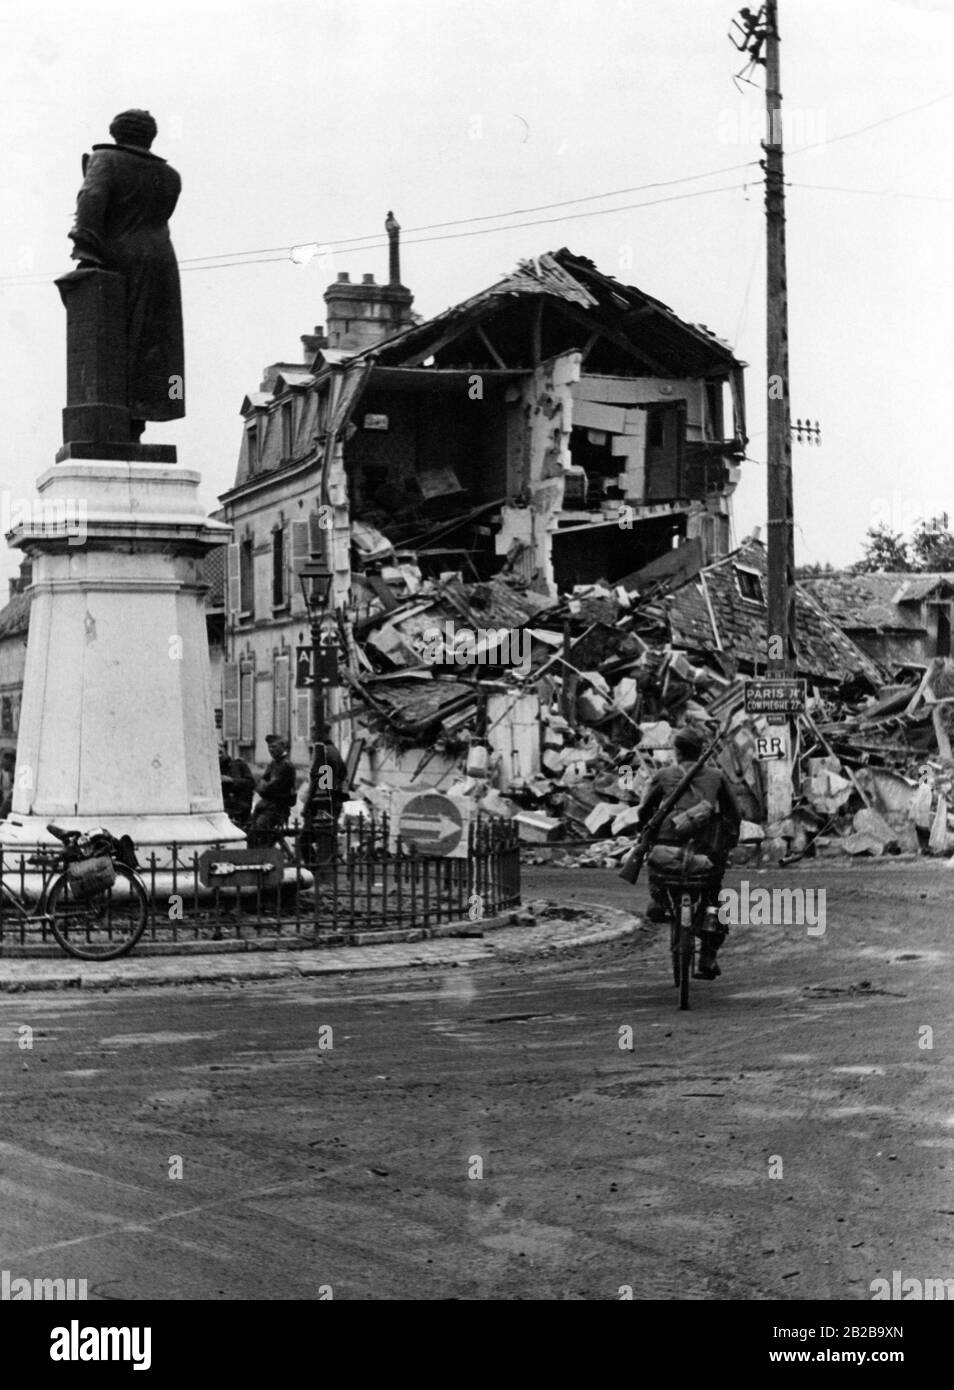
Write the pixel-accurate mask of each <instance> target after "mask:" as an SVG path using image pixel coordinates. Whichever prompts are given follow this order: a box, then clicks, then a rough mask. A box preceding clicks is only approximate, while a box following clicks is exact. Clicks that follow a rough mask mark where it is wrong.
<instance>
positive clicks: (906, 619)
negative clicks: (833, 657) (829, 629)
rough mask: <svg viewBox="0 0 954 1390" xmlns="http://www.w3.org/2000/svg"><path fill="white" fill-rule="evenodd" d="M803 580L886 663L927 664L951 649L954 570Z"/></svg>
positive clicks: (860, 642) (851, 634) (837, 619)
mask: <svg viewBox="0 0 954 1390" xmlns="http://www.w3.org/2000/svg"><path fill="white" fill-rule="evenodd" d="M802 586H803V588H804V589H805V590H806V591H807V592H808V593H810V594H811V595H812V596H813V597H814V598H815V599H817V601H818V602H819V603H820V604H822V605H823V606H824V608H825V609H826V611H827V612H828V613H829V614H830V615H831V617H832V618H834V620H835V622H836V623H838V625H839V627H840V628H841V629H842V630H843V631H844V632H846V633H847V634H848V636H849V637H851V639H852V641H853V642H855V643H857V645H858V646H859V647H861V648H862V649H863V650H864V651H866V652H867V653H868V654H869V656H871V657H873V658H874V659H875V661H878V662H880V664H881V665H882V666H886V667H889V668H891V667H898V666H904V665H908V664H917V665H925V664H926V663H927V662H929V661H931V660H932V659H933V658H934V657H936V656H950V655H951V608H952V605H954V575H951V574H908V573H903V572H890V571H882V572H881V573H876V574H833V575H824V576H822V577H820V578H817V579H806V580H803V581H802Z"/></svg>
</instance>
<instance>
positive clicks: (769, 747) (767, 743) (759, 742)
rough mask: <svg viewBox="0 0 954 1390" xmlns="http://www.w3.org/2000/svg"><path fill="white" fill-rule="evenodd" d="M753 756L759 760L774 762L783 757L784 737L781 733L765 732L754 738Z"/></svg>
mask: <svg viewBox="0 0 954 1390" xmlns="http://www.w3.org/2000/svg"><path fill="white" fill-rule="evenodd" d="M755 756H756V757H757V758H758V759H759V761H760V762H763V763H770V762H774V761H775V759H776V758H784V757H785V738H784V735H782V734H765V735H763V736H762V737H760V738H756V740H755Z"/></svg>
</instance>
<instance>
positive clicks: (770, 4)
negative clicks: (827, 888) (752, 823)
mask: <svg viewBox="0 0 954 1390" xmlns="http://www.w3.org/2000/svg"><path fill="white" fill-rule="evenodd" d="M764 9H765V15H764V24H765V120H766V127H767V128H766V132H765V135H766V138H765V143H764V146H763V148H764V150H765V161H764V167H765V236H766V258H765V259H766V270H767V276H766V280H767V283H766V370H767V375H768V393H767V394H768V399H767V402H766V404H767V410H768V457H767V463H768V652H767V657H768V672H769V675H770V676H774V677H786V676H788V677H790V676H794V675H795V672H796V662H795V658H796V648H795V527H794V508H793V500H792V415H791V394H790V383H789V375H788V282H787V274H786V262H785V176H784V170H783V145H782V90H781V88H782V82H781V63H780V58H779V33H778V0H766V3H765V7H764ZM785 724H786V729H785V732H786V735H787V737H786V739H785V750H786V751H785V756H784V757H783V758H781V759H779V760H778V761H775V762H770V763H768V765H767V769H766V770H767V772H768V779H767V787H766V791H767V800H768V806H767V808H766V809H767V813H768V821H769V824H772V823H777V822H778V821H781V820H784V819H785V817H786V816H789V815H791V811H792V752H791V721H790V720H788V719H786V721H785Z"/></svg>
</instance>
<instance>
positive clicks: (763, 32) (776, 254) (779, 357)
mask: <svg viewBox="0 0 954 1390" xmlns="http://www.w3.org/2000/svg"><path fill="white" fill-rule="evenodd" d="M732 28H733V29H734V30H735V33H732V32H731V31H730V35H729V37H730V39H731V40H732V43H733V44H734V45H735V47H736V48H737V49H738V50H739V51H740V52H741V53H746V54H747V55H748V57H749V59H750V61H749V65H748V68H746V69H745V71H748V70H749V69H751V68H754V67H756V66H761V67H764V68H765V123H766V131H765V139H764V140H763V142H762V149H763V151H764V153H765V158H764V159H763V160H762V168H763V169H764V170H765V240H766V256H765V263H766V375H767V378H768V382H767V401H766V406H767V413H768V458H767V462H768V631H767V634H766V636H767V651H766V664H767V668H768V676H769V678H770V679H774V680H781V679H785V678H791V677H794V676H795V674H796V670H797V665H796V648H795V527H794V508H793V502H792V414H791V393H790V383H789V376H788V285H787V276H786V265H785V174H784V168H783V142H782V136H783V132H782V79H781V63H780V58H779V33H778V0H765V3H764V4H763V5H762V6H761V8H760V9H759V11H758V13H757V14H755V13H753V12H752V10H750V9H743V10H741V11H740V17H739V18H738V19H735V20H733V23H732ZM737 36H738V37H737ZM742 75H743V74H739V76H742ZM745 80H748V79H745ZM799 425H800V426H801V421H799ZM805 437H806V438H807V439H808V440H809V442H811V441H812V439H813V438H815V439H819V440H820V434H819V431H818V428H817V425H816V427H815V429H814V431H813V430H812V429H811V428H810V427H809V429H808V430H807V433H806V436H805ZM801 438H802V429H800V431H799V439H800V440H801ZM770 718H771V717H770ZM773 722H775V723H776V724H777V725H778V726H779V728H778V730H777V732H778V733H779V734H781V735H783V737H782V740H781V741H782V745H783V748H784V753H783V756H782V757H781V758H777V759H773V760H771V761H769V762H768V763H767V764H766V769H765V771H766V801H767V806H766V813H767V814H766V819H767V821H768V823H769V825H770V826H777V825H778V824H779V822H780V821H783V820H785V819H786V817H788V816H790V815H791V812H792V728H791V718H790V716H781V715H778V716H775V717H774V721H773Z"/></svg>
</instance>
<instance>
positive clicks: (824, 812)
mask: <svg viewBox="0 0 954 1390" xmlns="http://www.w3.org/2000/svg"><path fill="white" fill-rule="evenodd" d="M446 526H447V522H446V520H445V521H444V522H442V523H441V525H440V527H438V528H437V530H435V531H434V533H433V534H432V533H428V534H425V535H423V536H419V537H417V538H416V543H417V545H418V546H419V547H420V552H421V553H423V552H424V551H427V550H429V549H430V550H433V543H434V542H435V541H437V540H440V539H441V536H440V535H439V534H437V531H439V530H440V529H441V528H446ZM355 540H356V547H355V548H356V552H357V561H358V563H360V564H361V565H362V566H363V567H364V571H365V573H364V575H363V581H364V583H363V593H364V595H365V599H366V603H365V604H364V606H363V610H362V616H361V617H360V619H359V620H358V621H356V622H355V623H354V624H353V626H352V628H351V629H350V630H349V632H348V633H347V634H346V635H347V637H348V638H349V639H350V640H349V643H348V647H347V649H348V650H349V652H350V653H351V654H352V657H353V659H352V660H351V662H350V663H349V669H348V672H347V673H346V675H345V679H346V680H347V682H348V684H349V685H350V687H351V691H352V695H353V704H352V709H351V711H350V715H351V717H355V716H358V717H359V718H360V719H361V721H362V723H363V724H365V725H366V726H367V731H368V732H369V735H370V737H371V740H372V755H373V759H374V761H373V763H372V766H373V768H374V772H375V776H376V779H377V781H378V783H379V784H380V783H382V782H387V781H388V780H389V778H391V774H392V773H393V778H391V780H394V781H398V780H401V781H402V782H403V784H404V785H405V786H407V785H410V786H411V789H414V788H417V787H420V789H421V790H422V791H430V790H440V791H442V792H443V793H444V794H445V795H448V796H450V797H451V798H452V799H456V800H460V801H470V802H471V803H474V804H476V805H477V806H479V808H480V810H482V811H483V812H484V813H486V814H490V815H495V816H504V817H507V818H510V819H513V820H515V822H516V824H517V825H518V827H519V834H520V838H521V840H522V841H523V842H524V843H525V845H526V847H527V858H528V861H529V862H531V863H534V862H545V863H548V864H567V865H569V864H573V865H580V866H583V867H588V866H600V867H609V866H612V865H616V864H618V863H619V862H620V861H621V860H622V859H623V858H624V857H625V855H626V854H627V852H628V851H629V849H630V848H631V847H632V841H633V838H634V837H635V835H636V833H637V817H638V807H639V804H640V802H641V800H642V798H643V796H644V794H645V791H646V789H647V787H648V785H649V782H650V779H651V778H652V775H653V773H654V772H655V771H656V770H657V769H658V768H660V767H663V766H665V765H666V764H667V763H670V762H672V761H673V759H674V757H675V753H674V750H673V738H674V735H675V732H676V730H677V729H678V728H679V727H680V726H681V725H683V724H685V723H687V722H689V723H692V722H695V723H698V724H700V725H706V724H709V725H712V724H713V723H714V721H717V720H718V721H724V720H725V719H726V717H727V716H729V717H730V718H729V727H728V732H727V735H726V737H725V739H724V741H723V745H722V751H721V753H720V755H719V761H720V765H721V767H722V769H723V771H724V772H725V773H726V775H727V776H728V777H729V778H730V780H731V781H732V783H733V785H734V787H735V790H736V793H737V796H738V799H739V802H740V804H741V806H742V809H743V814H744V817H745V819H744V821H743V825H742V833H741V836H740V843H739V846H738V848H737V850H736V851H735V857H736V859H737V861H738V862H740V863H751V862H755V861H758V860H759V859H760V858H775V859H781V861H782V862H783V863H791V862H794V861H795V860H798V859H801V858H803V857H805V856H812V855H819V856H824V857H827V856H831V855H840V854H847V855H851V856H861V855H867V856H872V857H875V858H880V857H882V856H884V855H892V854H899V853H907V854H917V853H930V854H935V855H950V854H951V853H952V852H954V816H952V813H954V755H952V743H954V660H951V659H950V658H936V659H934V660H932V661H930V662H928V663H927V664H926V665H924V666H905V667H901V668H897V669H896V670H894V671H893V672H888V671H885V670H883V669H882V668H880V667H879V666H878V665H877V663H876V662H875V661H874V660H873V659H872V658H871V657H869V656H867V655H865V653H863V652H862V651H861V650H860V649H859V648H858V647H856V646H855V645H854V643H853V642H852V641H851V639H850V638H849V637H847V636H846V635H845V633H844V632H843V631H841V630H840V629H839V628H838V626H837V625H836V623H835V622H834V620H833V619H832V618H831V617H830V616H829V615H828V614H827V613H826V611H825V609H824V608H823V607H822V605H821V603H820V602H819V601H818V600H817V599H816V598H815V597H813V596H811V595H809V594H808V593H805V592H803V591H802V590H801V589H799V592H798V604H799V607H798V624H799V671H798V674H799V675H800V676H802V677H803V678H804V679H805V680H806V683H807V686H808V710H807V714H806V716H805V717H804V718H800V719H799V720H798V721H797V729H796V748H795V766H794V790H795V799H794V804H793V810H792V815H791V817H790V818H789V819H788V820H786V821H785V822H784V823H783V824H782V825H780V826H772V827H769V826H768V825H767V823H766V800H765V781H766V779H765V763H764V762H763V761H760V740H762V741H763V746H764V737H765V735H766V734H767V733H770V732H771V726H770V725H769V724H768V723H767V722H766V721H765V720H764V719H761V718H758V717H755V716H750V715H748V714H746V713H745V711H744V708H743V703H744V701H743V691H744V681H745V678H746V677H747V676H749V675H752V674H756V673H758V671H759V670H760V669H763V670H764V661H763V662H762V663H761V665H760V656H759V654H760V652H763V651H764V650H765V631H766V629H765V606H764V594H763V590H762V583H763V580H764V577H765V559H764V549H763V547H762V546H761V545H760V544H759V543H758V542H757V541H747V542H744V543H743V545H742V546H741V547H740V548H739V550H738V551H735V552H733V554H731V555H729V556H727V557H725V558H724V559H722V560H718V561H716V562H715V563H713V564H709V565H707V566H704V567H703V566H702V564H701V548H700V547H699V546H698V545H696V544H689V543H687V544H686V545H685V546H681V547H679V548H678V549H677V550H676V551H675V552H674V556H675V557H678V558H673V559H670V558H669V557H664V560H663V561H654V562H652V564H650V565H647V566H645V567H644V568H643V569H642V570H639V571H636V572H635V573H634V574H633V575H631V576H630V577H629V578H628V579H626V580H624V581H622V582H620V583H616V584H610V583H608V582H597V583H590V584H586V585H577V586H575V587H574V588H573V589H571V590H570V591H569V592H567V593H565V594H562V595H560V596H559V597H548V596H546V595H544V594H542V593H539V592H536V591H535V590H534V589H533V588H532V587H531V582H530V581H529V580H527V579H524V578H521V577H520V576H519V574H518V573H517V572H516V570H515V569H511V568H509V567H508V566H507V565H506V564H505V566H504V568H503V569H502V570H501V572H500V573H498V574H497V575H496V576H495V577H494V578H492V579H490V580H489V581H483V582H469V580H468V579H467V578H466V573H467V570H466V566H464V567H463V568H458V569H455V570H453V571H447V572H444V573H442V574H441V575H440V577H439V578H427V577H422V570H421V568H419V567H418V565H417V563H416V554H417V553H418V552H415V551H414V550H408V549H404V550H401V549H400V548H399V549H398V551H397V558H398V559H399V560H400V562H401V563H400V564H398V565H395V563H394V561H395V558H396V557H395V552H394V551H388V550H386V549H385V545H384V538H383V537H382V535H381V533H380V532H377V531H375V530H374V528H373V527H370V526H369V527H365V528H364V529H363V531H362V532H361V534H360V535H359V536H358V537H356V538H355ZM683 551H685V554H683ZM448 558H451V557H450V556H449V557H448ZM458 563H459V561H458ZM461 632H467V633H470V634H474V639H473V641H472V642H471V643H470V645H469V647H467V649H466V650H464V651H463V652H462V651H461V648H460V647H459V645H458V643H459V634H460V633H461Z"/></svg>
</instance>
